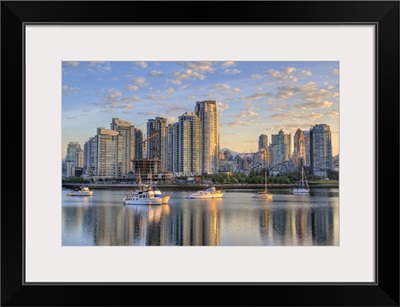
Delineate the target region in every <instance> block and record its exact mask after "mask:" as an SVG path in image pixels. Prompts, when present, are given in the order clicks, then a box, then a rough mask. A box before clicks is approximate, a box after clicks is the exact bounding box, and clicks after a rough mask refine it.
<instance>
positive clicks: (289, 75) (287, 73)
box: [267, 67, 298, 82]
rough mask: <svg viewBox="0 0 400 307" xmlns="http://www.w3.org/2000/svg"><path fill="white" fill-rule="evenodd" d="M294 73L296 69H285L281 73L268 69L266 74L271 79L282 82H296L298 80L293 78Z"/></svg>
mask: <svg viewBox="0 0 400 307" xmlns="http://www.w3.org/2000/svg"><path fill="white" fill-rule="evenodd" d="M295 72H296V68H294V67H287V68H285V69H284V70H283V71H278V70H274V69H269V70H268V71H267V74H268V75H270V76H271V77H272V78H274V79H277V80H279V81H282V82H283V81H291V82H297V81H298V78H297V77H295V76H294V73H295Z"/></svg>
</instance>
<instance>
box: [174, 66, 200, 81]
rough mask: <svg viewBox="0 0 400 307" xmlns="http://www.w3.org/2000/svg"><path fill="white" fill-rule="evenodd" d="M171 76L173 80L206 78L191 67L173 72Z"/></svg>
mask: <svg viewBox="0 0 400 307" xmlns="http://www.w3.org/2000/svg"><path fill="white" fill-rule="evenodd" d="M172 76H174V77H175V80H204V79H205V78H206V77H205V76H204V75H203V74H200V73H198V72H197V71H194V70H192V69H186V70H184V71H176V72H173V73H172ZM180 84H181V83H180Z"/></svg>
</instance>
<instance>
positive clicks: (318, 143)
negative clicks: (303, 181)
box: [310, 124, 332, 177]
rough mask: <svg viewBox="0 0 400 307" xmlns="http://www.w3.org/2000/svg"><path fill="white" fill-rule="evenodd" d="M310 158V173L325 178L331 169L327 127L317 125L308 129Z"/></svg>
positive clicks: (328, 129)
mask: <svg viewBox="0 0 400 307" xmlns="http://www.w3.org/2000/svg"><path fill="white" fill-rule="evenodd" d="M310 156H311V161H310V162H311V163H310V164H311V171H312V173H313V174H314V175H318V176H325V177H326V176H327V172H328V171H329V170H331V169H332V138H331V129H330V127H329V126H328V125H326V124H318V125H315V126H314V127H312V128H311V129H310Z"/></svg>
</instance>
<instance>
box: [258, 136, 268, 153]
mask: <svg viewBox="0 0 400 307" xmlns="http://www.w3.org/2000/svg"><path fill="white" fill-rule="evenodd" d="M267 147H268V136H267V135H266V134H261V135H260V136H259V137H258V151H261V149H263V148H265V149H267Z"/></svg>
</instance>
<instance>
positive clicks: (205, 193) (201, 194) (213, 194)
mask: <svg viewBox="0 0 400 307" xmlns="http://www.w3.org/2000/svg"><path fill="white" fill-rule="evenodd" d="M223 195H224V193H223V192H222V191H221V190H217V189H216V188H215V187H210V188H207V189H205V190H201V191H197V192H194V193H191V194H189V195H188V196H186V197H185V198H189V199H193V198H199V199H204V198H221V197H222V196H223Z"/></svg>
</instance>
